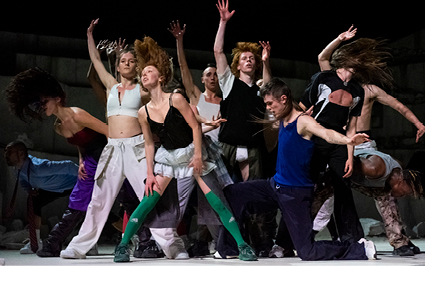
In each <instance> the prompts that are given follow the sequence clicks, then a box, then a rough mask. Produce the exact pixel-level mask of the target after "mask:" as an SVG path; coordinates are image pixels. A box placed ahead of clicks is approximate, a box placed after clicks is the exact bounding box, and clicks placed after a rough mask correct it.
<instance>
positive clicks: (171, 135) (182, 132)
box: [145, 93, 193, 150]
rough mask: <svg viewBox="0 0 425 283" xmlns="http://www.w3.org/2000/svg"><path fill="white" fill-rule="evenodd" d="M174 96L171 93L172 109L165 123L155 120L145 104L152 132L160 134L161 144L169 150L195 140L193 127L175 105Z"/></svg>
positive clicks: (184, 145)
mask: <svg viewBox="0 0 425 283" xmlns="http://www.w3.org/2000/svg"><path fill="white" fill-rule="evenodd" d="M172 96H173V94H172V93H171V94H170V98H169V104H170V109H169V110H168V112H167V115H166V116H165V119H164V123H158V122H155V121H153V120H152V119H151V118H150V116H149V112H148V108H147V106H146V105H145V110H146V115H147V120H148V123H149V126H150V128H151V132H152V133H153V134H155V135H157V136H158V138H159V140H160V143H161V145H162V146H163V147H164V148H165V149H167V150H172V149H177V148H184V147H186V146H188V145H189V144H191V143H192V141H193V133H192V128H191V127H190V126H189V124H188V123H187V122H186V120H185V119H184V117H183V116H182V114H181V113H180V111H179V110H177V109H176V108H174V107H173V101H172V99H171V97H172Z"/></svg>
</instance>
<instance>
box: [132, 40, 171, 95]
mask: <svg viewBox="0 0 425 283" xmlns="http://www.w3.org/2000/svg"><path fill="white" fill-rule="evenodd" d="M134 51H135V52H136V59H137V72H138V74H139V76H141V73H142V70H143V69H144V68H145V67H146V66H154V67H155V68H156V69H157V70H158V72H159V74H160V75H161V76H162V77H164V80H163V81H162V82H161V86H162V87H164V86H165V85H167V84H168V83H169V82H170V81H171V79H172V78H173V63H172V58H170V56H169V55H168V53H167V52H166V51H165V50H164V49H162V48H161V47H160V46H159V45H158V43H156V41H155V40H153V39H152V38H151V37H149V36H145V37H144V38H143V41H140V40H138V39H136V41H135V42H134Z"/></svg>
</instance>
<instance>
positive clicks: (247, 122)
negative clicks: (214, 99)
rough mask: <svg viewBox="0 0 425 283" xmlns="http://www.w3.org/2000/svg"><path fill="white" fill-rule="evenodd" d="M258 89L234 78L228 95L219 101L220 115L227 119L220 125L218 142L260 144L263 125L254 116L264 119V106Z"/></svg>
mask: <svg viewBox="0 0 425 283" xmlns="http://www.w3.org/2000/svg"><path fill="white" fill-rule="evenodd" d="M259 90H260V88H259V87H258V86H257V85H256V84H254V85H253V86H249V85H247V84H246V83H245V82H243V81H241V80H239V79H236V78H235V80H234V82H233V86H232V89H231V90H230V93H229V95H228V96H227V97H226V98H225V99H223V100H222V101H221V102H220V111H221V116H222V117H223V118H224V119H227V122H224V123H222V124H221V125H220V131H219V134H218V138H219V141H220V142H224V143H227V144H230V145H234V146H238V145H239V146H247V147H259V146H260V145H261V144H262V142H263V134H262V127H263V125H262V124H261V123H258V122H257V121H256V118H260V119H264V113H265V112H266V106H265V103H264V101H263V99H262V98H261V97H260V96H259V95H258V92H259Z"/></svg>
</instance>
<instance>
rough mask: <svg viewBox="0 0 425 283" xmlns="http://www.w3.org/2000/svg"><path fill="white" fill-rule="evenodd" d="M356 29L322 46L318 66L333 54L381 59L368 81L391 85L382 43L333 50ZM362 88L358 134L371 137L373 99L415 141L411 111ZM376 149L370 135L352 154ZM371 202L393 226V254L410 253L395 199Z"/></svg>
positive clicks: (421, 129)
mask: <svg viewBox="0 0 425 283" xmlns="http://www.w3.org/2000/svg"><path fill="white" fill-rule="evenodd" d="M356 32H357V29H354V30H353V26H351V27H350V28H349V29H348V31H346V32H343V33H341V34H340V35H339V36H338V37H337V38H336V39H334V40H333V41H332V42H331V43H330V44H329V45H328V46H326V48H325V49H324V50H323V51H322V52H321V53H320V54H319V56H318V61H319V65H320V69H321V70H322V71H325V70H331V68H332V66H331V58H333V56H334V55H333V54H334V53H335V57H336V58H351V59H349V60H357V61H359V62H360V64H365V65H366V66H368V65H372V63H374V62H373V61H372V62H369V61H367V60H365V61H362V60H364V59H363V58H381V59H380V61H381V63H380V65H379V69H377V71H376V72H375V73H376V74H375V73H374V77H372V79H371V82H373V83H380V84H382V85H383V86H386V87H387V88H391V87H392V80H393V79H392V76H391V74H390V72H389V71H388V70H387V68H388V67H387V65H386V62H385V61H384V60H383V59H385V58H389V57H390V54H389V52H388V50H387V49H386V48H385V47H384V46H383V42H379V41H375V40H370V39H359V40H357V41H355V42H353V43H351V44H349V45H348V46H346V47H344V48H339V49H338V50H337V51H335V49H337V47H338V46H339V44H340V43H341V42H343V41H346V40H348V39H351V38H353V37H354V35H355V33H356ZM362 42H363V43H362ZM359 48H360V50H373V53H374V54H369V55H368V56H365V55H362V54H361V53H358V50H359ZM362 52H363V53H364V54H366V55H367V52H366V51H362ZM369 52H370V51H369ZM359 58H361V59H359ZM346 60H348V59H346ZM380 70H383V71H380ZM382 82H383V83H382ZM363 89H364V92H365V100H364V103H363V107H362V113H361V115H360V117H358V119H357V123H356V130H357V132H358V133H359V132H361V133H367V134H368V135H369V136H371V137H372V133H371V125H370V122H371V115H372V107H373V104H374V102H375V101H377V102H379V103H381V104H383V105H387V106H390V107H391V108H393V109H395V110H397V111H398V112H399V113H400V114H402V115H403V116H404V117H405V118H406V119H407V120H408V121H410V122H411V123H412V124H413V125H414V126H415V127H416V128H417V129H418V130H417V133H416V142H418V141H419V139H420V138H421V137H422V135H423V134H424V133H425V126H424V125H423V124H422V123H421V122H420V121H419V119H418V118H417V117H416V116H415V115H414V114H413V112H412V111H410V110H409V109H408V108H407V107H406V106H405V105H403V104H402V103H401V102H399V101H398V100H397V99H396V98H394V97H393V96H391V95H389V94H388V93H386V92H385V91H384V90H383V89H382V88H380V87H378V86H377V85H375V84H371V83H368V84H363ZM377 149H378V148H377V145H376V142H375V140H373V138H372V139H371V141H370V142H366V143H363V144H361V145H358V146H356V148H355V152H354V154H355V155H358V154H360V153H359V152H358V151H359V150H374V151H376V150H377ZM378 153H379V152H378ZM328 202H329V201H326V202H325V205H324V207H323V208H322V209H321V212H322V213H323V212H324V211H325V210H328V211H327V212H326V213H325V214H326V215H330V214H331V213H332V209H333V208H332V207H329V206H328V205H326V204H327V203H328ZM375 202H376V206H377V208H378V210H379V212H380V214H381V215H382V216H383V219H384V222H385V223H386V226H393V227H394V228H393V229H387V236H388V238H389V240H390V243H391V245H392V246H393V247H394V253H395V254H397V255H401V256H404V255H412V252H411V250H410V249H409V248H408V244H409V242H410V240H409V239H408V238H407V237H406V236H405V235H403V234H401V232H400V231H402V230H403V228H402V226H400V227H398V228H395V226H396V225H397V224H399V223H402V221H401V219H400V218H399V213H398V208H397V207H398V205H397V203H396V202H395V200H394V198H393V197H392V196H391V195H390V194H389V193H388V195H387V196H385V197H383V196H381V197H379V198H378V197H375ZM391 209H395V210H396V211H394V212H392V213H388V210H391ZM384 210H385V211H387V213H385V212H384ZM394 217H397V218H394ZM328 221H329V219H326V220H325V221H323V223H320V222H319V221H316V220H315V226H316V229H319V230H320V229H321V227H324V225H326V223H327V222H328ZM394 231H396V234H394V233H393V232H394ZM399 232H400V233H399ZM392 239H393V240H392Z"/></svg>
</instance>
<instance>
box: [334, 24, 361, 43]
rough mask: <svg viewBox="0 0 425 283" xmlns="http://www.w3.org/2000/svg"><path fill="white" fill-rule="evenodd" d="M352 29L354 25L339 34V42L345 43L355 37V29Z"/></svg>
mask: <svg viewBox="0 0 425 283" xmlns="http://www.w3.org/2000/svg"><path fill="white" fill-rule="evenodd" d="M353 28H354V25H351V27H350V28H349V29H348V30H347V31H344V32H343V33H341V34H340V35H339V36H338V38H339V40H341V41H346V40H349V39H352V38H353V37H354V36H355V35H356V32H357V28H355V29H353Z"/></svg>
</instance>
